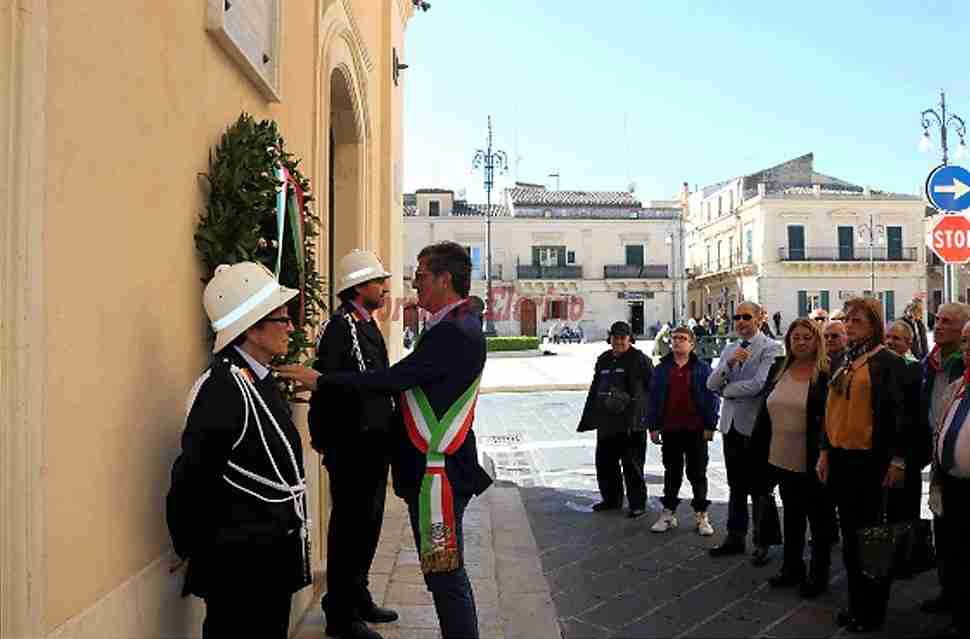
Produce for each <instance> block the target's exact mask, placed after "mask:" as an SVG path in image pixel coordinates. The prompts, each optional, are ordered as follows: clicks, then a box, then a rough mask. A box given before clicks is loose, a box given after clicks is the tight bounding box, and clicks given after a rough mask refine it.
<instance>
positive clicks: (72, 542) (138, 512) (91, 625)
mask: <svg viewBox="0 0 970 639" xmlns="http://www.w3.org/2000/svg"><path fill="white" fill-rule="evenodd" d="M233 12H243V13H245V14H246V15H245V16H242V17H240V18H239V19H237V14H236V13H233ZM412 12H413V4H412V3H411V2H409V1H405V0H307V1H305V2H304V1H301V2H283V1H282V0H252V1H249V2H245V3H236V2H233V3H228V2H226V3H224V2H220V1H208V2H206V1H201V2H191V3H186V2H178V3H158V2H145V1H135V2H122V3H119V2H64V1H57V0H13V1H11V2H3V3H0V21H2V25H3V28H2V29H0V93H2V95H4V96H5V99H4V100H2V101H0V124H2V126H0V138H2V140H3V145H2V149H3V150H2V151H0V158H2V170H0V176H2V177H0V181H2V184H0V196H2V198H3V202H2V205H0V209H2V210H3V212H4V213H3V215H2V216H0V268H2V273H0V281H2V282H3V285H2V289H0V320H2V321H0V339H2V347H0V423H2V424H3V427H2V429H0V438H2V441H0V473H2V480H0V504H2V516H3V518H2V524H0V579H2V588H0V636H2V637H4V638H5V639H6V638H7V637H31V638H32V639H33V638H40V637H75V638H78V639H82V638H83V639H87V638H89V637H90V638H98V639H101V638H103V637H142V638H152V637H189V636H195V635H198V633H199V632H200V629H201V624H200V618H201V610H202V606H201V605H200V603H199V602H198V601H197V600H194V599H193V598H189V599H182V598H180V596H179V592H180V589H181V583H182V578H183V573H182V572H176V573H175V574H171V573H170V571H169V566H170V565H171V564H172V560H173V555H172V553H171V546H170V541H169V536H168V531H167V529H166V526H165V511H164V504H165V494H166V491H167V489H168V484H169V471H170V468H171V464H172V461H173V460H174V458H175V456H176V454H177V452H178V450H179V435H180V433H181V430H182V427H183V420H184V417H185V400H186V397H187V393H188V391H189V389H190V388H191V386H192V383H193V381H194V380H195V379H196V378H197V377H198V375H199V374H200V373H201V372H202V371H203V370H204V369H205V367H206V366H207V365H208V364H207V363H208V359H209V352H208V350H209V348H210V343H209V339H208V331H209V329H208V322H207V321H206V318H205V314H204V312H203V308H202V303H201V294H202V285H201V283H200V279H201V277H202V276H203V273H202V267H201V264H200V261H199V259H198V257H197V255H196V250H195V245H194V242H193V233H194V231H195V228H196V224H197V222H198V217H199V212H200V211H201V210H202V209H203V208H204V207H205V193H204V190H203V188H202V185H201V182H200V180H199V178H198V175H199V174H200V173H205V172H206V171H207V162H208V157H209V153H210V151H211V149H212V148H213V147H214V146H215V145H216V144H217V143H218V141H219V139H220V136H221V135H222V133H223V131H224V130H225V129H226V127H227V126H229V125H230V124H231V123H232V122H234V121H235V120H236V118H237V117H238V116H239V114H240V112H241V111H245V112H248V113H250V114H251V115H253V116H254V117H255V118H256V119H257V120H260V119H264V118H269V119H273V120H275V121H276V122H277V123H278V125H279V129H280V132H281V134H282V135H283V137H284V138H285V140H286V143H287V148H288V150H289V151H290V152H291V153H293V154H295V155H297V156H298V157H300V158H301V159H302V165H301V166H302V170H303V172H304V174H305V175H306V176H308V177H309V178H310V179H311V180H312V184H313V188H314V191H315V193H316V199H317V204H318V208H317V210H318V212H319V213H320V216H321V218H322V220H323V233H322V235H321V237H320V245H319V247H318V252H317V254H318V255H319V256H320V262H321V263H320V265H319V267H318V270H319V271H320V272H321V273H323V274H324V275H325V276H326V275H327V274H328V273H330V272H331V271H332V263H333V260H334V258H335V257H339V255H341V254H342V253H343V252H345V251H347V250H349V249H350V248H352V247H357V246H360V247H364V248H370V249H373V250H374V251H376V252H377V253H378V254H379V255H380V256H381V257H382V259H383V260H384V261H385V263H388V264H392V263H398V262H400V260H401V259H402V257H401V254H402V249H403V244H402V239H401V238H402V236H403V233H402V231H401V221H400V220H401V215H400V211H401V204H400V202H401V187H400V184H401V105H402V86H401V83H402V82H403V77H404V76H400V77H399V75H398V68H397V66H396V64H394V62H395V61H396V60H404V59H405V57H404V30H405V26H406V24H407V22H408V20H409V19H410V17H411V14H412ZM242 28H253V29H254V32H253V34H250V35H255V36H259V37H263V36H265V38H264V39H263V40H258V41H257V42H256V44H257V45H258V46H259V47H264V46H265V48H260V49H258V50H257V52H261V55H256V54H254V53H253V51H252V50H250V49H249V48H247V43H248V44H250V45H251V44H253V42H252V41H249V40H246V39H245V37H242V38H241V39H240V38H239V37H237V36H239V35H240V33H239V31H238V29H242ZM234 29H235V30H236V31H234ZM95 34H96V35H95ZM233 34H235V36H234V35H233ZM234 38H235V39H234ZM237 42H238V43H240V44H238V45H236V44H234V43H237ZM394 291H395V294H396V295H400V293H401V280H400V277H396V278H395V280H394ZM385 328H386V329H388V332H389V333H391V336H392V337H393V335H394V334H396V335H398V336H399V335H400V329H399V326H398V327H395V326H394V325H393V323H387V324H386V325H385ZM388 343H389V344H391V345H392V346H396V345H398V344H399V343H400V339H389V341H388ZM398 350H399V349H398ZM296 410H297V412H298V413H299V412H300V410H301V409H300V407H299V406H298V407H297V408H296ZM298 425H299V427H300V429H301V432H302V434H303V435H304V442H305V447H304V451H305V453H306V459H305V460H304V461H305V467H306V469H307V473H308V478H307V479H308V484H309V488H310V494H311V495H312V498H311V499H310V503H311V511H312V512H311V516H312V520H313V522H314V528H313V531H312V534H313V549H314V550H313V553H314V554H313V558H312V560H313V567H314V570H315V571H316V572H317V573H319V571H320V570H321V569H322V565H323V559H324V555H325V553H326V552H327V548H326V537H327V536H326V529H325V522H326V520H327V517H326V516H325V513H326V510H327V508H328V496H327V495H328V489H327V480H326V473H325V472H323V471H321V469H320V468H321V467H320V463H319V460H318V459H317V457H316V454H315V453H314V452H313V451H312V450H311V448H310V446H309V439H308V436H307V433H306V423H305V416H301V415H298ZM241 560H242V561H245V558H241ZM315 583H316V584H321V583H322V582H321V580H320V576H319V574H317V575H315ZM317 601H318V599H317V597H316V596H315V593H314V592H313V589H312V588H307V589H304V590H303V591H301V592H300V593H298V595H297V596H296V597H295V599H294V606H293V614H294V616H299V615H302V613H303V612H304V611H305V610H306V609H307V607H308V606H310V605H316V602H317Z"/></svg>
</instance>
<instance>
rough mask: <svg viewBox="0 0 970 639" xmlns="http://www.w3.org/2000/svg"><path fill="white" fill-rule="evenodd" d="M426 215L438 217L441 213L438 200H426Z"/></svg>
mask: <svg viewBox="0 0 970 639" xmlns="http://www.w3.org/2000/svg"><path fill="white" fill-rule="evenodd" d="M428 215H430V216H431V217H438V216H439V215H441V202H439V201H438V200H431V201H430V202H428Z"/></svg>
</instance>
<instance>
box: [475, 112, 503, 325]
mask: <svg viewBox="0 0 970 639" xmlns="http://www.w3.org/2000/svg"><path fill="white" fill-rule="evenodd" d="M472 166H473V167H474V168H476V169H479V168H480V169H482V170H483V173H484V176H485V290H486V293H485V299H486V309H485V334H486V335H495V318H494V315H495V313H494V310H495V306H494V300H493V299H492V187H493V186H494V185H495V169H498V170H499V172H501V173H505V172H506V171H508V170H509V161H508V157H507V156H506V155H505V152H504V151H498V150H493V149H492V116H488V146H487V147H485V149H478V150H477V151H475V157H474V158H472Z"/></svg>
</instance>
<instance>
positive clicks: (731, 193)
mask: <svg viewBox="0 0 970 639" xmlns="http://www.w3.org/2000/svg"><path fill="white" fill-rule="evenodd" d="M733 210H734V191H728V211H733Z"/></svg>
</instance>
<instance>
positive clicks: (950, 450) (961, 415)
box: [940, 392, 970, 472]
mask: <svg viewBox="0 0 970 639" xmlns="http://www.w3.org/2000/svg"><path fill="white" fill-rule="evenodd" d="M967 413H970V392H966V393H965V394H964V395H963V399H961V400H960V405H959V406H957V411H956V413H954V415H953V419H951V420H950V429H949V430H948V431H946V437H944V438H943V450H942V451H941V452H940V466H942V467H943V470H944V471H947V472H949V471H950V470H951V469H952V468H953V466H954V465H955V464H956V460H955V459H954V457H956V448H957V437H958V436H959V435H960V429H961V428H963V423H964V422H965V421H966V418H967Z"/></svg>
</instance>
